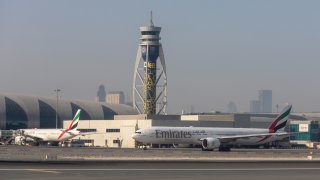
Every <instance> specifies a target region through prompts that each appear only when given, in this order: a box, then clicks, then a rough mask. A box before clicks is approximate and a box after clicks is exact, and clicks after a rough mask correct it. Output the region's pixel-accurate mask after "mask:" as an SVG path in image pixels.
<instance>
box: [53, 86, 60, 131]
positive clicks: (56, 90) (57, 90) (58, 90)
mask: <svg viewBox="0 0 320 180" xmlns="http://www.w3.org/2000/svg"><path fill="white" fill-rule="evenodd" d="M60 91H61V89H55V90H54V92H56V93H57V103H56V129H58V100H59V92H60Z"/></svg>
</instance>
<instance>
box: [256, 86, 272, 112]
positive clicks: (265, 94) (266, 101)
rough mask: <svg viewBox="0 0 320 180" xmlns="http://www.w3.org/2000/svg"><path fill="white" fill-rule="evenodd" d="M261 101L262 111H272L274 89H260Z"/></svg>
mask: <svg viewBox="0 0 320 180" xmlns="http://www.w3.org/2000/svg"><path fill="white" fill-rule="evenodd" d="M259 101H260V110H261V112H262V113H272V90H260V91H259Z"/></svg>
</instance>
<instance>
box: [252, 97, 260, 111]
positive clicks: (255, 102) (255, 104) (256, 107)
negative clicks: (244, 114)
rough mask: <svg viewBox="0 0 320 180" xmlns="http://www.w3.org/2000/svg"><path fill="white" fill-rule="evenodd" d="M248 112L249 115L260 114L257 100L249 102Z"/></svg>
mask: <svg viewBox="0 0 320 180" xmlns="http://www.w3.org/2000/svg"><path fill="white" fill-rule="evenodd" d="M250 112H251V113H260V101H258V100H252V101H250Z"/></svg>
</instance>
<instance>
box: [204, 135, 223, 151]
mask: <svg viewBox="0 0 320 180" xmlns="http://www.w3.org/2000/svg"><path fill="white" fill-rule="evenodd" d="M220 144H221V143H220V141H219V139H217V138H205V139H203V140H202V149H203V150H213V149H217V148H219V147H220Z"/></svg>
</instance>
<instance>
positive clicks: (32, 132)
mask: <svg viewBox="0 0 320 180" xmlns="http://www.w3.org/2000/svg"><path fill="white" fill-rule="evenodd" d="M20 131H22V132H23V133H22V135H23V136H26V137H29V138H34V139H35V140H37V139H40V140H41V141H55V142H58V141H65V140H68V139H71V138H73V137H75V136H77V135H79V133H80V131H77V130H70V131H68V132H66V133H64V135H63V136H62V137H61V138H60V139H58V137H59V136H60V134H61V133H62V132H63V131H64V129H21V130H20Z"/></svg>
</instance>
